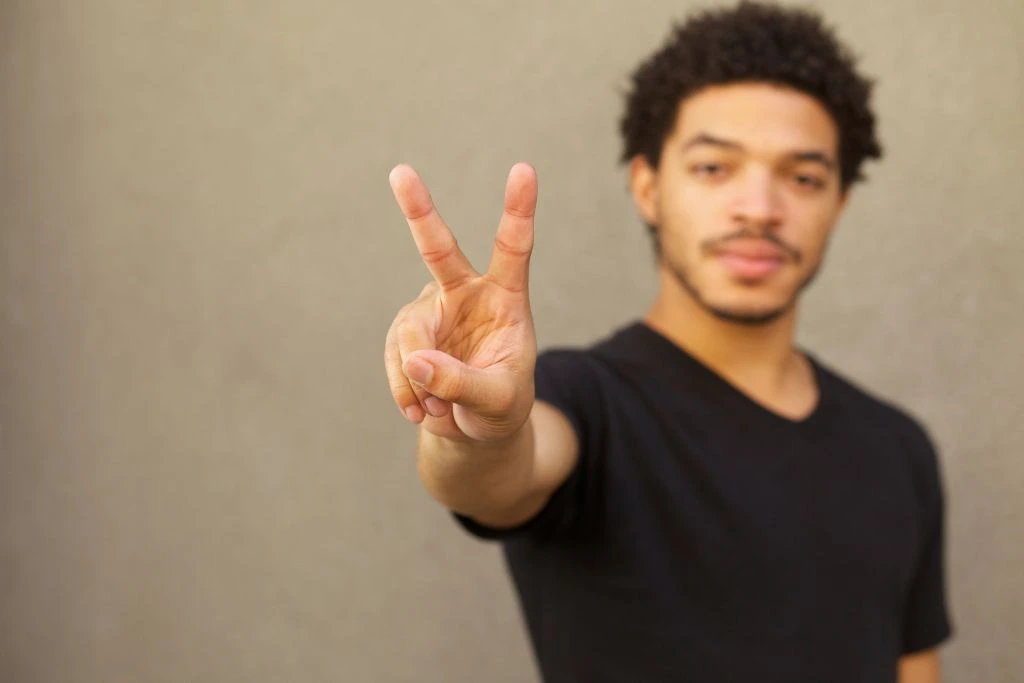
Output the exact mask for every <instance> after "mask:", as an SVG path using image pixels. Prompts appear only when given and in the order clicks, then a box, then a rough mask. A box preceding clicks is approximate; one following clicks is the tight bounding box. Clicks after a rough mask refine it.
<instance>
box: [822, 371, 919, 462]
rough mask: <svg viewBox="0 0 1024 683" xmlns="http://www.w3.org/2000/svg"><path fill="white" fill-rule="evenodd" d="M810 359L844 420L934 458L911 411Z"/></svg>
mask: <svg viewBox="0 0 1024 683" xmlns="http://www.w3.org/2000/svg"><path fill="white" fill-rule="evenodd" d="M813 360H814V363H815V365H817V367H818V371H819V373H820V374H821V376H822V377H823V379H824V380H825V382H826V383H827V391H828V392H829V394H830V395H829V400H830V401H831V402H832V403H833V404H835V405H836V406H837V407H838V409H839V410H841V411H842V413H843V415H844V416H845V417H847V418H849V419H855V420H856V421H857V422H858V423H861V424H865V425H870V426H872V427H874V428H877V429H881V430H883V431H885V432H888V433H890V434H894V435H896V436H897V437H898V438H899V439H900V440H901V441H903V442H904V443H905V444H906V446H907V447H908V448H909V449H910V450H911V451H912V452H914V453H916V454H919V455H920V456H922V457H925V458H929V457H933V456H934V450H935V448H934V445H933V442H932V438H931V435H930V433H929V430H928V428H927V427H926V426H925V424H924V422H923V421H922V419H921V418H920V417H918V416H917V415H916V414H915V413H914V412H913V411H912V410H911V409H910V408H908V407H907V406H905V405H902V404H900V403H898V402H896V401H895V400H893V399H891V398H889V397H887V396H884V395H882V394H881V393H880V392H878V391H876V390H874V389H870V388H868V387H866V386H865V385H864V384H862V383H861V382H860V381H857V380H854V379H851V378H850V377H849V376H848V375H846V374H845V373H843V372H840V371H838V370H836V369H835V368H833V367H831V366H829V365H826V364H824V363H822V362H820V361H819V360H817V359H813Z"/></svg>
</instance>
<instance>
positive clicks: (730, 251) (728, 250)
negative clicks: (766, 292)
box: [716, 241, 788, 280]
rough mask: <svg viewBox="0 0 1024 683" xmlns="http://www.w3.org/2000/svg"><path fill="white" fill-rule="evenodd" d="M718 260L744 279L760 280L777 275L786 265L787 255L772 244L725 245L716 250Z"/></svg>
mask: <svg viewBox="0 0 1024 683" xmlns="http://www.w3.org/2000/svg"><path fill="white" fill-rule="evenodd" d="M716 252H717V256H718V259H719V260H720V261H721V262H722V263H723V264H725V266H726V267H727V268H728V269H729V270H730V271H732V272H733V273H734V274H735V275H737V276H739V277H741V278H743V279H748V280H749V279H759V278H764V277H767V276H768V275H771V274H772V273H775V272H776V271H778V270H779V269H781V268H782V266H783V265H784V264H785V263H786V260H787V258H788V256H787V254H786V253H785V252H784V251H783V250H782V249H780V248H779V247H777V246H775V245H774V244H772V243H770V242H764V241H757V242H741V241H736V242H734V243H731V244H725V245H723V246H722V247H720V248H719V249H717V250H716Z"/></svg>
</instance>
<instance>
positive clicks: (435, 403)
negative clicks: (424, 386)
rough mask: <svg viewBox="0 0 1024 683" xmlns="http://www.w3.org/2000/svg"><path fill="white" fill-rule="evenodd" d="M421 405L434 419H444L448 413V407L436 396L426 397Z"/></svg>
mask: <svg viewBox="0 0 1024 683" xmlns="http://www.w3.org/2000/svg"><path fill="white" fill-rule="evenodd" d="M423 405H425V406H426V407H427V412H428V413H430V414H431V415H433V416H434V417H444V415H445V414H446V413H447V412H448V405H447V404H446V403H445V402H444V401H442V400H441V399H439V398H438V397H437V396H427V398H426V399H424V401H423Z"/></svg>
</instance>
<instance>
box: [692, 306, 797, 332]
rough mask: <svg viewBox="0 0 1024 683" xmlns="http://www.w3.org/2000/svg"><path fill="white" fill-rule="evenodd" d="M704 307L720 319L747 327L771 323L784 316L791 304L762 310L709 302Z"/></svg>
mask: <svg viewBox="0 0 1024 683" xmlns="http://www.w3.org/2000/svg"><path fill="white" fill-rule="evenodd" d="M704 307H705V308H706V309H707V310H708V311H709V312H710V313H711V314H712V315H714V316H715V317H716V318H718V319H719V320H723V321H725V322H729V323H734V324H737V325H744V326H747V327H759V326H762V325H769V324H771V323H773V322H775V321H776V320H778V319H779V318H781V317H782V316H784V315H785V314H786V313H787V312H789V309H790V307H789V306H779V307H776V308H766V309H762V310H750V309H738V308H726V307H719V306H712V305H709V304H705V305H704Z"/></svg>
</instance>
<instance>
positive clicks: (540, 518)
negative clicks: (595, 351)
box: [453, 350, 603, 540]
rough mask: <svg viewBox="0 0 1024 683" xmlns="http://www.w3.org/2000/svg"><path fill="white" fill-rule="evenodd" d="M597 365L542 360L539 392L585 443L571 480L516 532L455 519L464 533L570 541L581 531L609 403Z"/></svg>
mask: <svg viewBox="0 0 1024 683" xmlns="http://www.w3.org/2000/svg"><path fill="white" fill-rule="evenodd" d="M598 373H599V368H598V366H597V362H596V361H595V360H594V358H593V357H591V356H590V354H588V353H587V352H586V351H583V350H551V351H546V352H544V353H542V354H540V355H539V356H538V357H537V366H536V371H535V392H536V398H537V400H539V401H544V402H545V403H548V404H550V405H552V406H553V407H554V408H556V409H557V410H558V411H559V412H561V413H562V414H563V415H565V417H566V418H567V419H568V420H569V423H570V424H571V425H572V427H573V430H574V431H575V432H576V438H577V440H578V443H579V457H578V458H577V460H576V465H575V466H574V467H573V470H572V471H571V472H570V473H569V477H568V478H567V479H566V481H565V482H563V483H562V485H561V486H559V487H558V489H556V490H555V492H554V493H553V494H552V495H551V498H549V499H548V502H547V503H546V504H545V506H544V507H543V508H542V509H541V510H540V512H538V513H537V514H536V515H534V517H533V518H532V519H530V520H528V521H526V522H524V523H523V524H521V525H519V526H517V527H514V528H511V529H493V528H490V527H487V526H484V525H482V524H480V523H479V522H477V521H475V520H473V519H471V518H469V517H466V516H465V515H460V514H458V513H453V515H454V517H455V519H456V520H457V521H458V522H459V524H461V525H462V527H463V528H464V529H465V530H466V531H468V532H469V533H471V534H472V535H474V536H476V537H477V538H481V539H485V540H506V539H512V538H522V537H532V538H534V539H537V540H545V539H551V538H554V537H558V536H564V535H565V534H568V533H571V532H572V531H573V530H575V529H576V528H578V526H579V525H580V524H581V522H582V518H583V516H584V514H585V512H586V510H587V509H588V507H589V501H590V500H591V499H592V498H593V496H594V493H595V491H596V489H597V486H598V477H599V472H598V471H597V470H598V466H597V462H598V460H599V458H597V457H595V452H597V451H599V449H600V442H601V440H602V439H601V433H602V430H603V419H602V414H603V401H602V392H601V387H600V381H599V376H598Z"/></svg>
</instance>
